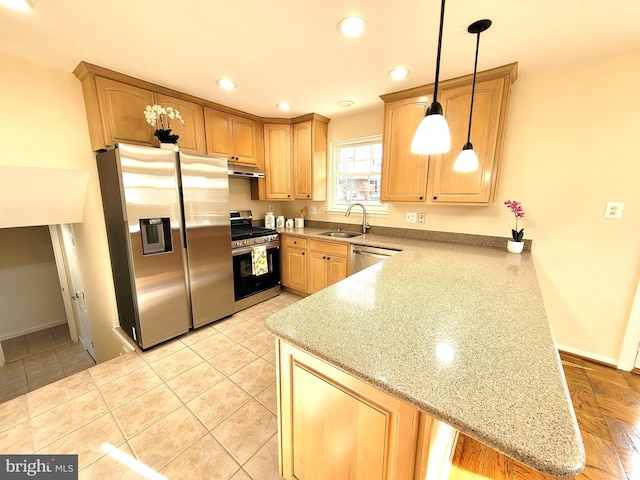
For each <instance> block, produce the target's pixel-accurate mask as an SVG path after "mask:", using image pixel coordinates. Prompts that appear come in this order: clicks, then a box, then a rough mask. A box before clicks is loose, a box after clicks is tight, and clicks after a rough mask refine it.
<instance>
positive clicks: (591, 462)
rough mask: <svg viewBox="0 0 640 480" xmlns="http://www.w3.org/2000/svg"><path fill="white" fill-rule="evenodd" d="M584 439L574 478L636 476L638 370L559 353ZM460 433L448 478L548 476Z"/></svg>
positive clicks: (625, 479) (542, 479) (639, 460)
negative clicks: (582, 462)
mask: <svg viewBox="0 0 640 480" xmlns="http://www.w3.org/2000/svg"><path fill="white" fill-rule="evenodd" d="M561 358H562V365H563V367H564V372H565V377H566V379H567V385H568V386H569V392H570V393H571V400H572V402H573V406H574V409H575V411H576V418H577V419H578V424H579V425H580V431H581V433H582V440H583V442H584V447H585V452H586V457H587V464H586V467H585V469H584V470H583V472H582V473H581V474H580V475H578V476H577V477H574V478H576V479H579V480H640V375H637V374H634V373H629V372H623V371H620V370H616V369H614V368H611V367H607V366H604V365H600V364H598V363H594V362H590V361H587V360H584V359H581V358H577V357H573V356H571V355H568V354H561ZM554 478H556V477H551V476H548V475H544V474H541V473H539V472H536V471H535V470H532V469H530V468H528V467H525V466H523V465H521V464H519V463H518V462H515V461H513V460H511V459H510V458H507V457H505V456H504V455H501V454H499V453H497V452H496V451H494V450H492V449H490V448H488V447H486V446H484V445H482V444H481V443H478V442H477V441H475V440H473V439H471V438H468V437H465V436H463V435H460V439H459V440H458V446H457V448H456V452H455V455H454V458H453V466H452V468H451V473H450V475H449V480H472V479H473V480H482V479H490V480H551V479H554Z"/></svg>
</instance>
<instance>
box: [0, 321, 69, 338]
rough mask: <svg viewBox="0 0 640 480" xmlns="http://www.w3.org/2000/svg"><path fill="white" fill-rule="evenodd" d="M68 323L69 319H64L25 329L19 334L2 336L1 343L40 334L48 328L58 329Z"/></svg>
mask: <svg viewBox="0 0 640 480" xmlns="http://www.w3.org/2000/svg"><path fill="white" fill-rule="evenodd" d="M66 323H67V319H66V318H63V319H60V320H55V321H53V322H49V323H44V324H42V325H37V326H35V327H31V328H25V329H24V330H19V331H17V332H11V333H7V334H5V335H0V341H3V340H9V339H10V338H15V337H20V336H22V335H28V334H30V333H33V332H39V331H40V330H46V329H47V328H52V327H57V326H58V325H63V324H66Z"/></svg>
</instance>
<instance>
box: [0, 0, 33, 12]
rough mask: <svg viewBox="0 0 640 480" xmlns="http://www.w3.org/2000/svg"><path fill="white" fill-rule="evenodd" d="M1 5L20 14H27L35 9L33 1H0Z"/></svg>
mask: <svg viewBox="0 0 640 480" xmlns="http://www.w3.org/2000/svg"><path fill="white" fill-rule="evenodd" d="M0 4H2V5H4V6H6V7H9V8H11V9H13V10H18V11H20V12H26V11H28V10H31V9H32V8H33V3H31V0H0Z"/></svg>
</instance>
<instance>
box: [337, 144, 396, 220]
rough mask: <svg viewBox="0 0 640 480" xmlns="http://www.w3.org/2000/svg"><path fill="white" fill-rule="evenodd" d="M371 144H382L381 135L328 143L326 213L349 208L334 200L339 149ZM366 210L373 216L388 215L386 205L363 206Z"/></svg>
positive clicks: (344, 210)
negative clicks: (327, 196)
mask: <svg viewBox="0 0 640 480" xmlns="http://www.w3.org/2000/svg"><path fill="white" fill-rule="evenodd" d="M373 143H380V144H382V134H381V133H380V134H376V135H368V136H366V137H357V138H346V139H342V140H334V141H332V142H331V143H330V149H329V151H330V157H329V186H328V187H329V188H328V192H327V193H328V195H329V198H328V206H327V212H328V213H332V212H335V213H346V211H347V209H348V208H349V206H348V205H339V204H336V201H335V198H336V179H337V177H338V176H339V175H340V174H339V170H340V169H339V165H338V163H339V162H340V155H339V151H340V148H343V147H347V146H359V145H365V144H368V145H370V144H373ZM380 180H381V182H380V187H381V188H382V169H381V170H380ZM365 206H366V208H367V214H370V213H372V214H374V215H388V214H389V207H388V205H387V204H386V203H382V202H381V203H380V205H365Z"/></svg>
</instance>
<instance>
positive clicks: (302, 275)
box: [280, 234, 349, 294]
mask: <svg viewBox="0 0 640 480" xmlns="http://www.w3.org/2000/svg"><path fill="white" fill-rule="evenodd" d="M280 240H281V241H280V248H281V255H280V258H281V281H282V285H283V286H285V287H288V288H290V289H292V290H296V291H297V292H298V293H302V294H310V293H314V292H317V291H318V290H322V289H323V288H325V287H328V286H329V285H332V284H334V283H336V282H339V281H340V280H342V279H343V278H347V277H348V276H349V245H348V244H346V243H339V242H329V241H324V240H315V239H310V238H307V237H302V236H296V235H289V234H283V235H281V237H280Z"/></svg>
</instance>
